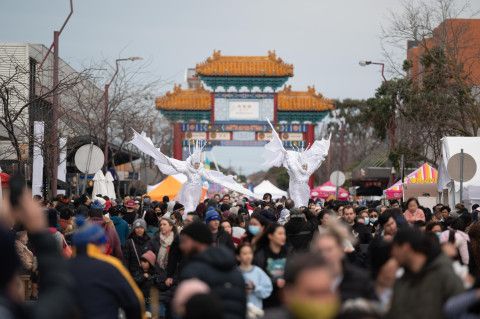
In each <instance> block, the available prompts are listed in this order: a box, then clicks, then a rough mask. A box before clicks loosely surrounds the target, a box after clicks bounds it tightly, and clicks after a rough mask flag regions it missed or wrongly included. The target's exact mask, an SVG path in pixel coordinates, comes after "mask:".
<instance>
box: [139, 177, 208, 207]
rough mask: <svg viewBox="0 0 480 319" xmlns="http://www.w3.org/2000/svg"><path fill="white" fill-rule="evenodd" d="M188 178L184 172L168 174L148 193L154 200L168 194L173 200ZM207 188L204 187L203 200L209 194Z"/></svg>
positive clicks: (158, 199)
mask: <svg viewBox="0 0 480 319" xmlns="http://www.w3.org/2000/svg"><path fill="white" fill-rule="evenodd" d="M186 180H187V178H186V176H184V175H182V174H178V175H170V176H167V178H165V179H164V180H163V181H161V182H160V183H159V184H157V185H156V186H155V188H154V189H152V190H150V191H149V192H148V193H147V195H148V196H150V198H151V199H152V200H154V201H161V200H162V199H163V196H168V198H170V200H173V199H174V198H175V197H176V196H177V194H178V193H179V192H180V189H182V185H183V183H184V182H185V181H186ZM207 190H208V189H207V188H206V187H203V189H202V200H203V199H204V198H205V195H206V194H207Z"/></svg>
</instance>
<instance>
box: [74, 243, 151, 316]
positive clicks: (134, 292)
mask: <svg viewBox="0 0 480 319" xmlns="http://www.w3.org/2000/svg"><path fill="white" fill-rule="evenodd" d="M69 268H70V273H71V275H72V276H73V278H74V281H75V289H74V291H73V292H74V294H75V299H76V302H77V303H76V304H77V307H78V309H77V311H78V312H79V314H80V318H95V319H117V318H118V309H119V308H121V309H123V311H124V312H125V316H126V318H127V319H134V318H135V319H140V318H143V314H144V312H145V309H144V306H145V305H144V299H143V294H142V292H141V291H140V289H139V288H138V286H137V285H136V284H135V281H134V280H133V278H132V277H131V276H130V274H129V273H128V271H127V270H126V269H125V267H123V265H122V263H121V262H120V261H119V260H118V259H116V258H113V257H112V256H108V255H105V254H103V253H102V252H101V251H100V249H99V247H97V246H95V245H93V244H88V245H87V246H86V247H77V256H76V257H75V258H73V259H71V260H69Z"/></svg>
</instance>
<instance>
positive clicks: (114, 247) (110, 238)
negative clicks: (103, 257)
mask: <svg viewBox="0 0 480 319" xmlns="http://www.w3.org/2000/svg"><path fill="white" fill-rule="evenodd" d="M89 220H90V222H92V223H94V224H97V225H99V226H100V227H102V228H103V229H104V230H105V234H106V235H107V243H108V244H109V245H110V248H111V252H110V253H109V254H110V255H112V256H114V257H117V258H118V259H120V260H122V261H123V253H122V248H121V245H120V239H119V238H118V234H117V231H116V230H115V225H113V223H112V222H111V221H105V220H104V219H103V218H102V217H90V218H89Z"/></svg>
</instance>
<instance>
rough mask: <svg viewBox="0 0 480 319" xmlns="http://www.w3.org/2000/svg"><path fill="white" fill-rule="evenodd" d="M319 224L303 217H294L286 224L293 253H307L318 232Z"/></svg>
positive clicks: (288, 241)
mask: <svg viewBox="0 0 480 319" xmlns="http://www.w3.org/2000/svg"><path fill="white" fill-rule="evenodd" d="M317 228H318V223H317V222H316V220H315V217H314V218H311V219H310V220H305V218H304V217H303V216H299V217H297V216H292V218H290V220H289V221H288V223H286V224H285V232H286V234H287V243H288V245H289V246H290V247H291V249H292V252H295V253H296V252H303V251H307V250H308V249H309V247H310V243H311V241H312V238H313V233H314V232H315V231H316V230H317Z"/></svg>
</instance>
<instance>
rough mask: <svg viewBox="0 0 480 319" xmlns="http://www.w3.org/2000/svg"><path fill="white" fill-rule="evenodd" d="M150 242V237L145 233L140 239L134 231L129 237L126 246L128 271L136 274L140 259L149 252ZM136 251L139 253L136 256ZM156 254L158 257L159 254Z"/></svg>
mask: <svg viewBox="0 0 480 319" xmlns="http://www.w3.org/2000/svg"><path fill="white" fill-rule="evenodd" d="M149 241H150V237H148V235H147V234H145V233H144V234H143V236H142V237H138V236H137V235H135V232H133V231H132V233H131V234H130V236H128V238H127V241H126V244H125V264H126V265H127V269H128V271H130V273H131V274H133V273H135V272H136V271H137V270H138V268H139V267H140V262H139V260H140V257H142V255H143V254H144V253H146V252H147V251H148V250H149V248H148V242H149ZM135 250H136V251H137V253H136V254H135ZM154 253H155V256H156V255H157V253H156V252H155V251H154ZM137 254H138V258H137Z"/></svg>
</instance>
